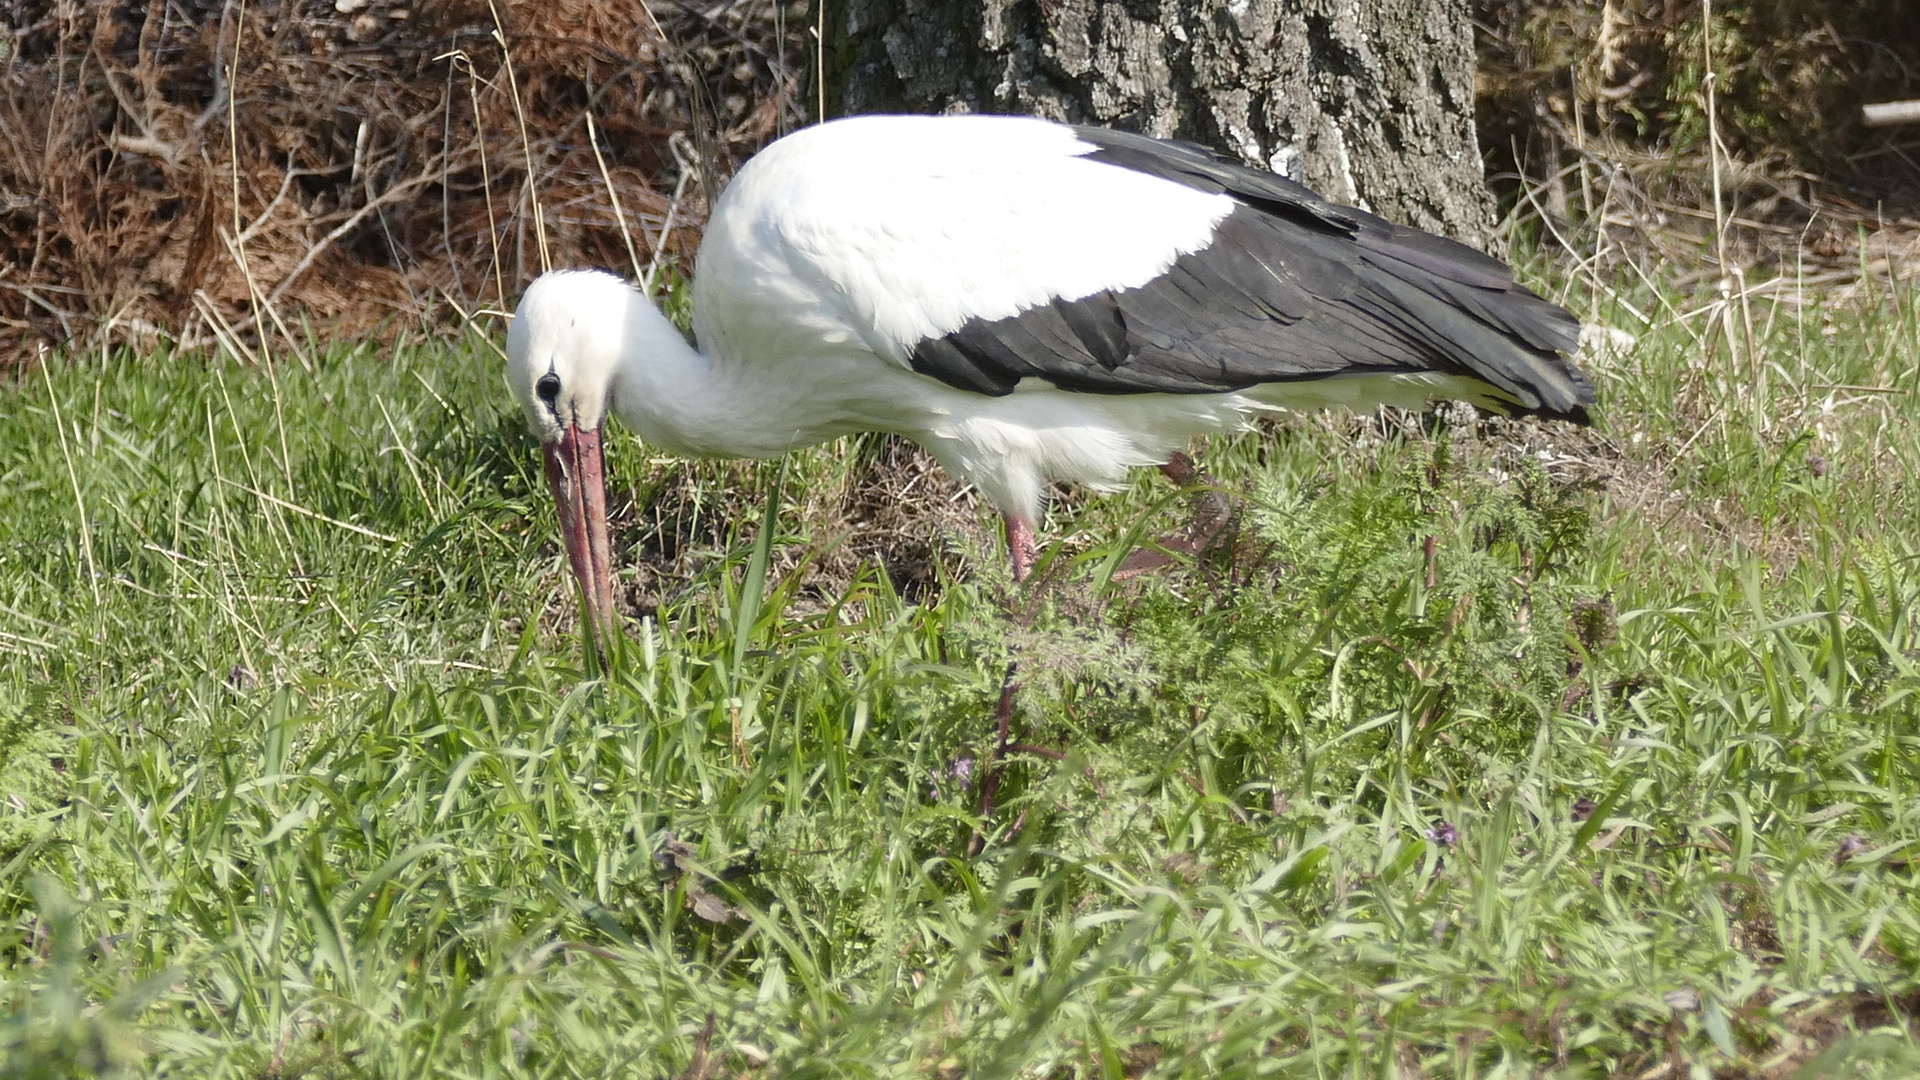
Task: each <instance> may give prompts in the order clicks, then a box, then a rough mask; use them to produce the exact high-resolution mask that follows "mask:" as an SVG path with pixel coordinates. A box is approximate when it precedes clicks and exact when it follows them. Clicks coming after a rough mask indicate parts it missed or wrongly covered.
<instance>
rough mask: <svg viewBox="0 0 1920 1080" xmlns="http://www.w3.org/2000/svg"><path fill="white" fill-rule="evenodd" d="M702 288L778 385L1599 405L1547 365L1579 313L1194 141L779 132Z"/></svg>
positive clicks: (953, 127)
mask: <svg viewBox="0 0 1920 1080" xmlns="http://www.w3.org/2000/svg"><path fill="white" fill-rule="evenodd" d="M694 288H695V308H696V312H697V314H696V323H695V327H696V331H697V333H698V334H699V336H700V339H701V342H702V344H703V345H706V346H709V347H710V351H711V352H712V353H713V354H715V355H718V356H722V357H728V358H732V359H733V360H735V361H738V362H741V363H744V364H750V365H751V364H765V365H769V366H768V367H767V368H765V369H764V370H766V371H768V372H775V371H778V370H779V367H778V365H782V364H787V363H791V362H795V361H824V360H826V359H831V358H833V357H840V358H843V359H844V358H845V357H847V356H851V355H854V354H855V353H858V354H860V355H862V356H866V357H869V358H872V357H877V358H879V359H881V360H882V361H883V362H886V363H890V364H894V365H897V366H899V367H901V368H910V369H912V370H913V371H917V372H919V373H921V374H923V375H926V376H929V377H931V378H934V379H938V380H940V381H941V382H944V383H947V384H948V385H951V386H954V387H958V388H960V389H963V390H968V391H972V392H976V393H981V394H990V395H1000V394H1007V393H1011V392H1012V391H1013V389H1014V387H1015V386H1016V385H1017V384H1018V383H1019V382H1020V381H1021V380H1022V379H1029V378H1032V379H1042V380H1046V381H1047V382H1050V383H1053V384H1054V385H1056V386H1059V387H1061V388H1063V389H1067V390H1073V391H1079V392H1084V393H1101V394H1136V393H1178V394H1187V393H1217V392H1222V391H1235V390H1244V389H1247V388H1249V387H1253V386H1258V385H1261V384H1275V383H1286V382H1289V381H1296V380H1311V379H1328V378H1336V377H1342V376H1351V375H1370V374H1382V373H1385V374H1412V375H1422V374H1427V373H1435V374H1441V375H1450V376H1465V377H1467V378H1469V379H1471V380H1473V381H1474V382H1475V384H1476V385H1478V386H1481V387H1484V388H1485V390H1486V395H1487V396H1489V397H1491V398H1493V399H1495V400H1498V401H1500V402H1503V403H1505V404H1506V405H1507V406H1508V407H1509V408H1511V409H1513V410H1514V411H1538V412H1543V413H1547V414H1550V415H1555V416H1568V417H1575V418H1578V417H1579V416H1581V415H1582V413H1583V411H1584V407H1585V406H1586V405H1587V404H1588V403H1590V402H1591V401H1592V400H1593V392H1592V389H1591V388H1590V387H1589V386H1588V385H1587V382H1586V380H1585V378H1584V377H1583V376H1582V375H1581V374H1580V372H1579V371H1578V370H1577V369H1575V368H1574V367H1573V366H1572V364H1570V363H1569V362H1568V361H1567V360H1565V359H1564V358H1563V354H1567V355H1570V354H1572V353H1573V351H1574V350H1575V348H1576V345H1577V341H1578V332H1579V324H1578V323H1576V322H1575V321H1574V319H1573V317H1572V316H1571V315H1569V314H1567V312H1566V311H1564V310H1563V309H1561V308H1560V307H1558V306H1556V305H1554V304H1551V303H1549V302H1547V301H1545V300H1542V299H1541V298H1539V297H1537V296H1535V295H1534V294H1532V293H1530V292H1528V291H1527V290H1526V289H1524V288H1521V287H1520V286H1518V285H1516V284H1515V283H1514V281H1513V277H1512V274H1511V273H1510V272H1509V271H1508V269H1507V267H1505V266H1504V265H1502V264H1501V263H1499V262H1497V261H1495V260H1493V259H1490V258H1488V257H1487V256H1485V255H1482V254H1480V253H1479V252H1476V251H1473V250H1472V249H1470V248H1467V247H1465V246H1463V245H1460V244H1456V243H1453V242H1452V241H1449V240H1443V239H1441V238H1440V237H1437V236H1431V235H1428V234H1426V233H1422V232H1418V231H1416V230H1412V229H1406V228H1402V227H1400V226H1397V225H1393V224H1391V223H1389V222H1386V221H1383V220H1381V219H1380V218H1377V217H1374V216H1373V215H1371V214H1367V213H1365V212H1362V211H1359V210H1354V209H1350V208H1347V207H1342V206H1336V205H1334V204H1332V203H1329V202H1327V201H1326V200H1325V199H1322V198H1320V197H1319V196H1317V195H1315V194H1313V193H1312V192H1311V191H1308V190H1307V189H1306V188H1303V187H1301V186H1300V185H1298V184H1294V183H1292V182H1290V181H1288V180H1286V179H1284V178H1282V177H1278V176H1274V175H1272V174H1270V173H1265V172H1260V171H1257V170H1253V169H1247V168H1243V167H1241V166H1238V165H1233V164H1229V163H1227V162H1224V161H1221V160H1219V159H1218V158H1215V157H1214V156H1212V155H1211V154H1209V153H1207V152H1206V151H1204V150H1201V149H1199V148H1197V147H1193V146H1189V145H1185V144H1182V143H1174V142H1166V141H1162V140H1158V139H1151V138H1146V137H1144V136H1139V135H1129V134H1126V133H1122V132H1115V131H1106V130H1102V129H1097V128H1070V127H1066V126H1064V125H1059V124H1052V123H1048V122H1045V121H1039V120H1031V119H1024V118H1016V117H990V116H972V117H943V118H933V117H914V116H863V117H852V118H848V119H844V120H837V121H834V122H831V123H826V124H820V125H816V126H814V127H811V128H806V129H803V130H802V131H799V132H796V133H794V134H793V135H790V136H788V137H786V138H784V139H781V140H779V141H778V142H776V143H774V144H773V145H772V146H770V147H768V148H767V149H766V150H764V151H762V152H761V153H760V154H758V155H756V156H755V157H754V158H753V159H752V160H751V161H749V162H748V163H747V165H746V166H745V167H744V168H743V169H742V170H741V171H740V173H739V174H738V175H737V176H736V177H735V178H734V181H733V183H732V185H731V186H729V187H728V189H727V191H726V193H725V194H724V196H723V197H722V200H721V202H720V205H719V207H718V209H717V211H716V213H715V214H714V216H713V218H712V219H711V221H710V222H709V225H708V229H707V234H706V238H705V240H704V241H703V242H702V245H701V249H700V266H699V272H698V273H697V274H696V275H695V282H694ZM856 368H857V365H856ZM848 370H850V371H853V370H856V369H848ZM848 377H853V376H851V375H849V376H848Z"/></svg>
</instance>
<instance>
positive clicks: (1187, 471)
mask: <svg viewBox="0 0 1920 1080" xmlns="http://www.w3.org/2000/svg"><path fill="white" fill-rule="evenodd" d="M1160 471H1161V472H1162V473H1164V474H1165V475H1166V477H1167V479H1169V480H1171V481H1173V482H1174V483H1175V484H1178V485H1179V486H1181V487H1189V486H1192V485H1194V484H1205V483H1208V482H1209V481H1208V477H1207V471H1206V470H1205V469H1202V468H1201V467H1200V466H1199V464H1198V463H1196V462H1195V461H1194V460H1193V459H1192V458H1190V457H1188V456H1187V455H1186V454H1184V453H1182V452H1180V451H1178V450H1176V451H1174V454H1173V457H1171V458H1169V459H1168V460H1167V463H1166V464H1164V465H1162V466H1160ZM1232 521H1233V500H1232V499H1229V498H1228V497H1227V495H1226V493H1225V492H1220V491H1203V492H1200V494H1199V498H1198V499H1197V500H1196V501H1195V502H1194V507H1193V517H1192V518H1191V519H1190V520H1189V521H1188V522H1187V530H1186V534H1185V535H1184V536H1182V535H1178V534H1170V535H1167V536H1163V537H1161V538H1160V539H1159V540H1157V541H1155V544H1156V546H1157V547H1158V548H1160V549H1164V550H1155V549H1153V548H1142V549H1140V550H1139V551H1136V552H1134V553H1133V554H1131V555H1129V556H1127V557H1126V558H1125V559H1124V560H1122V561H1121V563H1120V566H1119V568H1118V569H1116V570H1115V571H1114V573H1113V576H1114V579H1115V580H1125V579H1126V578H1130V577H1133V576H1135V575H1137V574H1144V573H1147V572H1148V571H1151V570H1159V569H1163V568H1165V567H1168V566H1172V565H1173V563H1174V558H1173V556H1172V555H1169V554H1168V552H1170V551H1177V552H1180V553H1181V554H1185V555H1198V554H1201V553H1204V552H1206V551H1210V550H1212V548H1213V546H1214V543H1215V542H1216V541H1217V540H1219V538H1220V533H1221V532H1222V530H1224V529H1225V528H1226V527H1227V525H1228V524H1229V523H1230V522H1232Z"/></svg>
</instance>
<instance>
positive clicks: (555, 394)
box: [533, 371, 560, 405]
mask: <svg viewBox="0 0 1920 1080" xmlns="http://www.w3.org/2000/svg"><path fill="white" fill-rule="evenodd" d="M533 392H534V393H536V394H539V395H540V400H541V401H544V402H546V403H547V404H548V405H552V404H553V403H554V401H555V400H556V399H558V398H559V397H560V376H558V375H555V374H554V373H553V372H551V371H549V372H547V373H546V374H545V375H542V376H540V381H539V382H537V383H534V384H533Z"/></svg>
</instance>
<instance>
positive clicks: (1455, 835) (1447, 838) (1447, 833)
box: [1426, 821, 1460, 847]
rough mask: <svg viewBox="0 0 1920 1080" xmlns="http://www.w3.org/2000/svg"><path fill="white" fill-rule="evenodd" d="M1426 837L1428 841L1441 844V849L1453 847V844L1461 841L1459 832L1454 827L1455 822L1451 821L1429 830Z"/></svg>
mask: <svg viewBox="0 0 1920 1080" xmlns="http://www.w3.org/2000/svg"><path fill="white" fill-rule="evenodd" d="M1426 835H1427V839H1429V840H1431V841H1433V842H1434V843H1436V844H1439V845H1440V846H1441V847H1452V846H1453V842H1454V841H1455V840H1458V839H1460V833H1459V830H1457V829H1455V828H1454V827H1453V822H1451V821H1443V822H1441V823H1440V824H1439V825H1436V826H1435V827H1433V828H1431V829H1428V830H1427V833H1426Z"/></svg>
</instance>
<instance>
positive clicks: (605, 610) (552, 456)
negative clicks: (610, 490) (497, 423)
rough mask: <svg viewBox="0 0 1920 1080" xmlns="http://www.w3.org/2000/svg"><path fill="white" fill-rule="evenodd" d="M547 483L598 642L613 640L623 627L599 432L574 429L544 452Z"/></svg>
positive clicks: (564, 431) (569, 427)
mask: <svg viewBox="0 0 1920 1080" xmlns="http://www.w3.org/2000/svg"><path fill="white" fill-rule="evenodd" d="M543 450H544V451H545V454H546V459H547V483H549V484H551V485H553V501H554V503H555V505H556V507H557V508H558V510H559V512H560V540H561V542H562V543H564V544H565V545H566V548H567V559H568V560H569V561H570V562H572V563H573V576H574V578H575V579H576V580H578V581H579V582H580V598H581V603H582V604H583V607H582V609H581V610H582V613H583V614H584V615H585V616H586V621H587V622H588V624H589V625H590V626H591V627H592V632H593V636H594V638H595V640H597V641H603V642H604V641H609V640H611V639H612V636H613V634H614V632H615V630H616V629H617V628H618V626H619V622H618V616H617V615H615V613H614V610H613V571H612V569H611V567H610V562H609V551H610V545H609V542H608V540H607V480H606V476H607V468H606V458H605V456H604V455H603V454H602V453H601V450H600V432H599V431H598V430H595V431H581V430H580V429H579V428H577V427H574V426H573V425H571V424H569V425H567V426H566V427H565V428H563V429H562V430H561V433H560V441H558V442H550V443H548V444H546V446H545V447H543Z"/></svg>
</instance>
